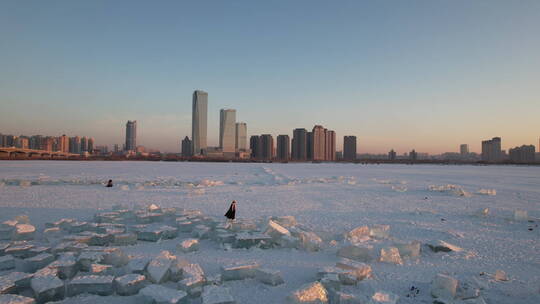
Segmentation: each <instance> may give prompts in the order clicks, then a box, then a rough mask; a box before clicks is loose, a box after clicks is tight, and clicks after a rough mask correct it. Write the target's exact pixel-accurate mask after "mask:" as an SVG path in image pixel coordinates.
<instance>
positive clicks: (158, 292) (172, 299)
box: [139, 284, 187, 304]
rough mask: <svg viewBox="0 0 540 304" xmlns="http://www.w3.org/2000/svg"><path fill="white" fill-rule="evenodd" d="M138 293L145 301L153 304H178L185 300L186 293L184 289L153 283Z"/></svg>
mask: <svg viewBox="0 0 540 304" xmlns="http://www.w3.org/2000/svg"><path fill="white" fill-rule="evenodd" d="M139 295H140V296H141V297H143V298H144V299H146V301H147V302H150V303H155V304H180V303H184V302H186V300H187V293H185V292H184V291H181V290H176V289H172V288H167V287H163V286H161V285H155V284H153V285H148V286H146V287H144V288H143V289H141V290H140V291H139Z"/></svg>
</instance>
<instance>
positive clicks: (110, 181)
mask: <svg viewBox="0 0 540 304" xmlns="http://www.w3.org/2000/svg"><path fill="white" fill-rule="evenodd" d="M105 187H107V188H111V187H112V179H110V180H109V182H108V183H107V186H105Z"/></svg>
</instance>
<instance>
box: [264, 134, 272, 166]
mask: <svg viewBox="0 0 540 304" xmlns="http://www.w3.org/2000/svg"><path fill="white" fill-rule="evenodd" d="M261 146H262V149H261V154H262V155H261V156H262V159H263V160H272V159H273V158H274V138H273V137H272V135H270V134H262V135H261Z"/></svg>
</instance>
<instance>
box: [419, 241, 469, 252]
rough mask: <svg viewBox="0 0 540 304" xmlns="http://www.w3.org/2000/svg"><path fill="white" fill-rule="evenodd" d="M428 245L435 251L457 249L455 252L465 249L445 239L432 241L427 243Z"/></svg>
mask: <svg viewBox="0 0 540 304" xmlns="http://www.w3.org/2000/svg"><path fill="white" fill-rule="evenodd" d="M427 245H428V247H429V248H430V249H431V250H432V251H433V252H440V251H442V252H450V251H455V252H460V251H463V248H460V247H458V246H456V245H452V244H450V243H447V242H445V241H441V240H439V241H435V242H431V243H428V244H427Z"/></svg>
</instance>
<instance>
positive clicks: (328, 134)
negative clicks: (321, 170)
mask: <svg viewBox="0 0 540 304" xmlns="http://www.w3.org/2000/svg"><path fill="white" fill-rule="evenodd" d="M324 136H325V139H324V144H325V146H324V159H325V160H327V161H335V160H336V132H334V131H332V130H327V129H324Z"/></svg>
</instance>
